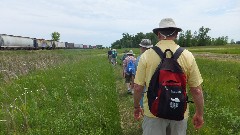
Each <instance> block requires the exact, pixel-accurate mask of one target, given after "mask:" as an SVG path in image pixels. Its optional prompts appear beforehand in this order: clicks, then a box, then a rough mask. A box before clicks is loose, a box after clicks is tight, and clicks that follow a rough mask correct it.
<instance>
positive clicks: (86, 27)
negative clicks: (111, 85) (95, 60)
mask: <svg viewBox="0 0 240 135" xmlns="http://www.w3.org/2000/svg"><path fill="white" fill-rule="evenodd" d="M0 3H1V8H0V12H1V13H2V14H1V17H0V20H1V21H0V34H10V35H16V36H27V37H35V38H44V39H50V38H51V33H52V32H54V31H57V32H59V33H60V34H61V41H63V42H74V43H79V44H89V45H96V44H102V45H104V46H110V45H111V43H113V42H115V41H116V40H118V39H121V38H122V33H129V34H131V35H136V34H137V33H138V32H143V33H148V32H151V31H152V29H154V28H157V27H158V24H159V22H160V20H161V19H162V18H166V17H171V18H173V19H174V21H175V23H176V25H177V26H178V27H180V28H182V29H183V30H184V31H186V30H191V31H192V33H193V32H194V31H198V29H199V28H200V27H201V26H204V27H205V28H206V27H207V28H210V29H211V31H210V32H209V36H211V37H213V38H217V37H219V36H228V37H229V40H231V39H234V41H240V25H239V24H240V1H239V0H184V1H182V0H167V1H163V0H138V1H136V0H0Z"/></svg>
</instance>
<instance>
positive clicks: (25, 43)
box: [0, 34, 96, 50]
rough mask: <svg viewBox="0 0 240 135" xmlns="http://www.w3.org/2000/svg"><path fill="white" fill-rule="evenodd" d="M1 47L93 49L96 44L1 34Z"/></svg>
mask: <svg viewBox="0 0 240 135" xmlns="http://www.w3.org/2000/svg"><path fill="white" fill-rule="evenodd" d="M0 48H1V49H3V50H4V49H32V50H35V49H36V50H37V49H77V48H79V49H92V48H96V46H92V45H83V44H74V43H68V42H57V41H53V40H45V39H37V38H30V37H22V36H13V35H7V34H0Z"/></svg>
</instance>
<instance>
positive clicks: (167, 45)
mask: <svg viewBox="0 0 240 135" xmlns="http://www.w3.org/2000/svg"><path fill="white" fill-rule="evenodd" d="M156 46H158V47H159V48H160V49H161V50H162V52H164V51H165V50H166V49H170V50H171V51H172V52H173V53H175V51H176V50H177V49H178V48H179V45H177V44H176V43H175V42H174V41H172V40H162V41H159V42H158V43H157V44H156ZM160 61H161V58H160V57H159V55H158V54H157V53H156V52H155V51H154V50H153V49H148V50H146V51H145V52H144V53H143V54H142V55H141V58H140V60H139V63H138V67H137V72H136V76H135V79H134V83H136V84H138V85H141V86H145V85H146V87H147V88H148V87H149V83H150V80H151V78H152V75H153V74H154V72H155V70H156V68H157V66H158V65H159V63H160ZM177 61H178V63H179V65H180V66H181V67H182V69H183V71H184V73H185V75H186V76H187V84H188V86H189V87H197V86H199V85H200V84H201V83H202V82H203V79H202V77H201V74H200V72H199V69H198V66H197V63H196V61H195V58H194V56H193V55H192V53H191V52H189V51H188V50H186V49H185V50H184V51H183V52H182V54H181V55H180V57H179V58H178V60H177ZM143 106H144V115H146V116H148V117H155V116H154V115H153V114H152V113H151V112H150V111H149V107H148V99H147V93H145V94H144V100H143ZM188 112H189V107H187V110H186V112H185V114H184V118H187V117H188Z"/></svg>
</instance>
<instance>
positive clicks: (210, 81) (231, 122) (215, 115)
mask: <svg viewBox="0 0 240 135" xmlns="http://www.w3.org/2000/svg"><path fill="white" fill-rule="evenodd" d="M197 63H198V65H199V69H200V71H201V74H202V77H203V79H204V82H203V91H204V98H205V111H204V112H205V115H204V119H205V125H204V127H203V128H202V129H201V130H200V131H199V132H198V134H202V135H218V134H223V135H227V134H236V135H239V134H240V131H239V128H240V116H239V114H240V109H239V108H240V104H238V102H239V99H240V87H239V86H240V65H239V64H238V63H234V62H223V61H213V60H206V59H197ZM192 107H193V106H192ZM190 118H191V117H190ZM191 124H192V123H191V121H189V127H190V128H189V130H188V131H189V134H197V133H196V132H195V131H194V129H193V128H192V126H191Z"/></svg>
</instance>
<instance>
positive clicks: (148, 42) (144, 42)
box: [139, 39, 153, 48]
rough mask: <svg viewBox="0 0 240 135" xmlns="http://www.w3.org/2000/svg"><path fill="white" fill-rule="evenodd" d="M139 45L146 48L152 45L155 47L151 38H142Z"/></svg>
mask: <svg viewBox="0 0 240 135" xmlns="http://www.w3.org/2000/svg"><path fill="white" fill-rule="evenodd" d="M139 45H140V46H141V47H145V48H151V47H153V45H152V42H151V40H149V39H142V41H141V42H140V44H139Z"/></svg>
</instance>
